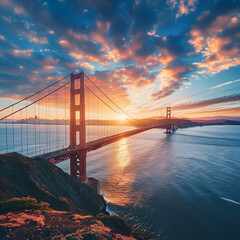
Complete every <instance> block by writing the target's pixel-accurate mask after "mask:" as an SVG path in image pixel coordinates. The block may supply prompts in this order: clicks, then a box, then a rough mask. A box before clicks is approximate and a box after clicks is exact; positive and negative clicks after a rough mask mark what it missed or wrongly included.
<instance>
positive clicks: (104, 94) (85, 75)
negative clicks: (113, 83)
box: [84, 73, 139, 122]
mask: <svg viewBox="0 0 240 240" xmlns="http://www.w3.org/2000/svg"><path fill="white" fill-rule="evenodd" d="M84 75H85V77H86V78H87V79H88V80H89V81H90V82H91V83H92V84H93V85H94V86H95V87H96V88H97V89H98V90H99V91H100V92H101V93H102V94H103V95H104V96H105V97H106V98H107V99H108V100H109V101H110V102H111V103H113V104H114V105H115V106H116V107H117V108H118V109H120V110H121V111H122V112H124V113H125V114H126V115H127V116H128V117H130V118H132V119H134V120H135V121H138V122H139V120H137V119H136V118H134V117H132V116H131V115H129V114H128V113H127V112H126V111H125V110H123V109H122V108H121V107H119V106H118V105H117V104H116V103H115V102H113V101H112V99H111V98H109V97H108V96H107V94H105V93H104V92H103V91H102V90H101V89H100V88H99V87H98V86H97V85H96V84H95V83H94V82H93V81H92V80H91V79H90V78H89V77H88V76H87V75H86V74H85V73H84Z"/></svg>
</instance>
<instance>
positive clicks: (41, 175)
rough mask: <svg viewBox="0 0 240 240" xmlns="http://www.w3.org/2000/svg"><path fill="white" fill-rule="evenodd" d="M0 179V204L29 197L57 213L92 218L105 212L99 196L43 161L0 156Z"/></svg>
mask: <svg viewBox="0 0 240 240" xmlns="http://www.w3.org/2000/svg"><path fill="white" fill-rule="evenodd" d="M0 179H1V181H0V201H5V200H8V199H10V198H12V197H26V196H30V197H33V198H36V199H37V200H38V201H44V202H48V203H49V204H50V206H51V208H53V209H56V210H60V211H72V212H78V213H81V212H86V213H90V214H93V215H96V214H98V213H101V212H103V210H104V209H105V203H104V200H103V198H102V197H101V196H99V195H97V194H96V193H95V192H94V191H92V190H91V189H90V188H89V187H88V186H87V185H85V184H82V183H81V182H79V181H78V180H76V179H74V178H73V177H71V176H69V175H68V174H67V173H65V172H63V171H62V170H61V169H60V168H58V167H56V166H55V165H53V164H52V163H50V162H48V161H47V160H45V159H43V158H35V159H32V158H28V157H25V156H23V155H21V154H18V153H10V154H3V155H0Z"/></svg>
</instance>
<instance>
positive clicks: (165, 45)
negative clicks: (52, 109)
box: [0, 0, 240, 118]
mask: <svg viewBox="0 0 240 240" xmlns="http://www.w3.org/2000/svg"><path fill="white" fill-rule="evenodd" d="M0 12H1V18H0V21H1V27H0V29H1V31H0V109H2V108H3V107H5V106H7V105H9V104H11V103H13V101H16V100H19V99H22V98H23V97H25V96H27V95H29V94H31V93H33V92H36V91H37V90H39V89H41V88H43V87H45V86H47V85H49V84H51V83H53V82H55V81H56V80H58V79H60V78H61V77H62V76H65V75H67V74H69V73H71V72H74V73H77V72H79V71H81V70H82V71H84V72H85V73H86V74H87V75H88V76H90V77H91V79H92V80H94V82H95V83H96V84H97V85H99V86H101V89H102V90H104V91H105V92H106V93H107V94H108V95H109V96H110V97H111V98H113V99H115V100H117V102H118V103H119V104H120V105H121V107H123V108H124V109H125V110H126V111H127V112H129V113H130V114H131V115H133V116H135V117H137V118H145V117H151V116H152V117H155V116H159V115H161V112H162V111H163V110H164V109H165V107H166V106H171V107H173V110H174V116H175V117H187V118H204V117H205V118H207V117H219V116H221V117H240V85H239V83H240V77H239V72H240V3H239V1H237V0H218V1H207V0H205V1H200V0H179V1H177V0H167V1H157V0H148V1H143V0H142V1H141V0H132V1H131V0H130V1H127V0H126V1H113V0H103V1H93V0H83V1H77V0H72V1H66V0H58V1H43V0H32V1H17V0H16V1H14V0H0Z"/></svg>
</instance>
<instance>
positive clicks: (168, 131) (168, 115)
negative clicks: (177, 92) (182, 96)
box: [166, 107, 172, 134]
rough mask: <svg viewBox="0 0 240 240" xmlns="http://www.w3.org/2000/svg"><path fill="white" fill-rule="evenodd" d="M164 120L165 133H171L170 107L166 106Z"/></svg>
mask: <svg viewBox="0 0 240 240" xmlns="http://www.w3.org/2000/svg"><path fill="white" fill-rule="evenodd" d="M166 121H167V127H166V134H171V130H172V123H171V107H167V114H166Z"/></svg>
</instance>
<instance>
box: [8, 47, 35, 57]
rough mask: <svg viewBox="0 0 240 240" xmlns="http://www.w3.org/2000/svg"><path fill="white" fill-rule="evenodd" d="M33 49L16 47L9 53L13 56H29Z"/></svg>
mask: <svg viewBox="0 0 240 240" xmlns="http://www.w3.org/2000/svg"><path fill="white" fill-rule="evenodd" d="M32 52H33V50H32V49H26V50H18V49H14V50H13V51H12V52H11V53H12V54H13V55H14V56H18V57H20V56H21V57H31V55H32Z"/></svg>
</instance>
